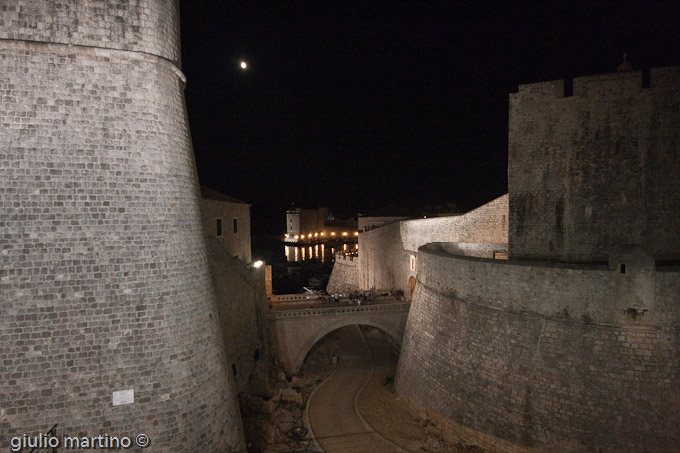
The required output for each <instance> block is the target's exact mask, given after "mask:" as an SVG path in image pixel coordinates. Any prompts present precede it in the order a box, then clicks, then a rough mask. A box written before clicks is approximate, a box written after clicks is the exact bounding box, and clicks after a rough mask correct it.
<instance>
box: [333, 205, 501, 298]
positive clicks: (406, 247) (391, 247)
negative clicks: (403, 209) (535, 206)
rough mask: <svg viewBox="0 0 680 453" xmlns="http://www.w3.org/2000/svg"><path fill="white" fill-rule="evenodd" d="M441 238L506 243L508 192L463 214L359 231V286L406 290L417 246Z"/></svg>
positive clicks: (415, 220)
mask: <svg viewBox="0 0 680 453" xmlns="http://www.w3.org/2000/svg"><path fill="white" fill-rule="evenodd" d="M444 241H446V242H459V243H463V242H464V243H497V244H504V243H507V241H508V196H507V195H503V196H500V197H498V198H496V199H495V200H492V201H490V202H488V203H486V204H484V205H482V206H480V207H478V208H477V209H473V210H472V211H470V212H467V213H465V214H462V215H457V216H447V217H433V218H429V219H414V220H402V221H399V222H394V223H390V224H387V225H384V226H381V227H379V228H375V229H372V230H370V231H365V232H361V233H360V234H359V265H358V273H359V276H358V281H359V287H360V288H362V289H369V288H371V287H375V288H378V289H400V290H402V291H403V292H404V293H405V294H409V292H410V286H409V279H411V278H415V275H416V272H417V264H416V263H417V259H416V263H414V262H413V260H414V259H415V258H416V256H417V253H418V247H420V246H421V245H424V244H427V243H429V242H444ZM505 248H506V247H505V246H502V249H503V250H505ZM414 264H416V265H415V266H414ZM333 271H334V272H335V268H334V269H333Z"/></svg>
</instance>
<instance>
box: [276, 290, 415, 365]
mask: <svg viewBox="0 0 680 453" xmlns="http://www.w3.org/2000/svg"><path fill="white" fill-rule="evenodd" d="M409 308H410V304H409V303H405V302H398V303H393V304H389V305H388V304H380V305H367V306H361V307H356V306H354V307H346V306H345V307H333V308H310V309H303V310H281V311H275V312H270V313H268V314H267V318H268V321H269V324H270V326H271V328H272V332H273V333H274V336H275V338H276V345H277V349H278V356H279V361H280V363H281V365H283V367H284V369H285V370H286V372H287V373H289V374H297V372H298V371H299V370H300V367H301V366H302V362H303V361H304V360H305V357H307V354H308V353H309V351H310V350H311V349H312V347H313V346H314V345H315V344H316V343H318V341H319V340H321V338H323V337H325V336H326V335H328V334H329V333H331V332H333V331H334V330H337V329H339V328H341V327H345V326H352V325H364V326H370V327H375V328H377V329H380V330H382V331H383V332H385V333H386V334H387V335H389V336H390V337H391V338H392V339H393V340H394V341H395V343H396V344H397V345H398V346H399V347H401V342H402V338H403V336H404V330H405V329H406V321H407V319H408V311H409Z"/></svg>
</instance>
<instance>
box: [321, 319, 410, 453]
mask: <svg viewBox="0 0 680 453" xmlns="http://www.w3.org/2000/svg"><path fill="white" fill-rule="evenodd" d="M336 343H337V345H338V351H339V361H338V366H337V368H336V370H335V373H333V375H331V376H330V377H329V378H328V379H326V380H325V381H324V382H323V383H321V385H320V386H319V387H318V388H317V389H316V391H315V392H314V393H313V394H312V396H311V398H310V400H309V421H310V425H311V428H312V431H313V432H314V436H315V437H316V440H317V442H318V443H319V445H320V446H321V448H323V449H324V451H326V452H328V453H334V452H358V451H361V452H381V453H383V452H403V451H405V450H402V449H400V448H398V447H396V446H394V445H392V444H391V443H389V442H387V441H386V440H384V439H383V438H382V437H380V436H379V435H378V434H377V433H376V432H375V431H373V430H372V429H371V427H370V426H369V425H368V424H367V423H366V422H365V421H364V420H363V419H362V418H361V416H360V415H359V413H358V410H357V408H356V399H357V395H358V394H359V392H360V391H361V389H362V388H363V386H364V385H365V383H366V382H368V380H369V379H370V378H371V375H372V373H373V360H372V357H371V353H370V352H369V350H368V348H367V346H366V342H365V341H364V339H363V337H362V334H361V331H360V330H359V327H358V326H354V327H352V328H346V329H344V330H343V332H342V334H341V335H340V336H339V338H338V339H337V340H336Z"/></svg>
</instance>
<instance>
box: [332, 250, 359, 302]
mask: <svg viewBox="0 0 680 453" xmlns="http://www.w3.org/2000/svg"><path fill="white" fill-rule="evenodd" d="M358 289H359V257H357V256H346V255H344V254H343V253H342V252H339V253H336V254H335V263H333V271H332V272H331V276H330V278H329V279H328V284H327V285H326V291H328V293H329V294H333V293H334V292H336V291H337V292H339V293H343V294H347V293H349V292H352V291H356V290H358Z"/></svg>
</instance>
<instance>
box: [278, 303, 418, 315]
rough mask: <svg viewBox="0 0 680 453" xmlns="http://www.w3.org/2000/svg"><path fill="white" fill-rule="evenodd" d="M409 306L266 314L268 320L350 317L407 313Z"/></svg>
mask: <svg viewBox="0 0 680 453" xmlns="http://www.w3.org/2000/svg"><path fill="white" fill-rule="evenodd" d="M410 307H411V304H410V303H408V302H395V303H393V304H385V303H383V304H376V305H344V306H341V307H317V308H305V309H299V310H280V311H272V312H269V313H267V318H269V319H283V318H312V317H319V316H337V315H348V314H349V315H351V314H355V313H396V312H404V311H409V309H410Z"/></svg>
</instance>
